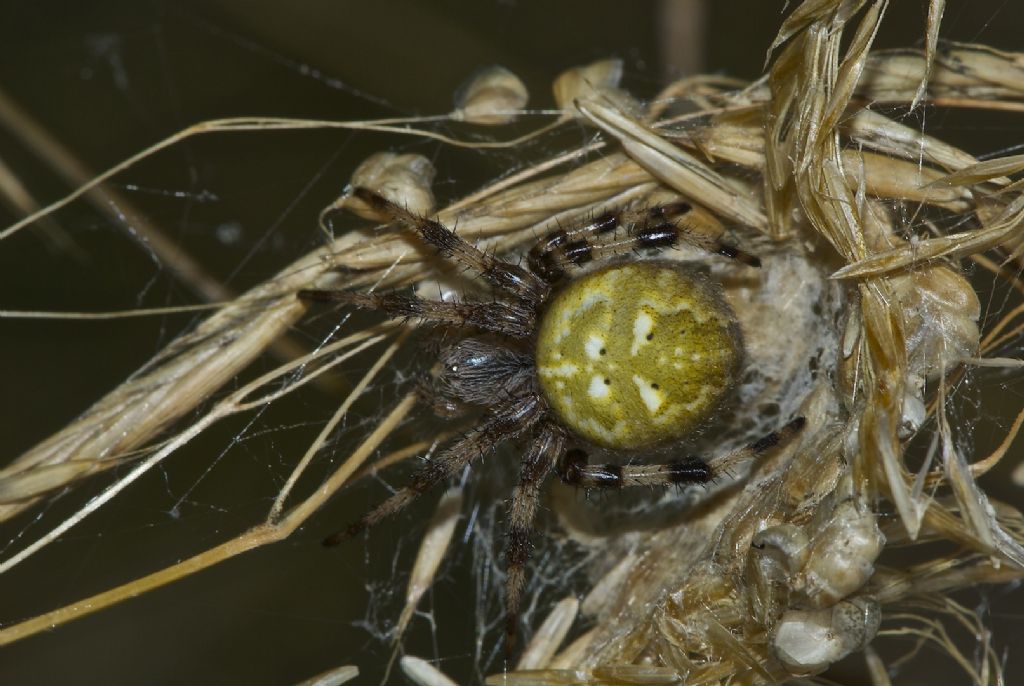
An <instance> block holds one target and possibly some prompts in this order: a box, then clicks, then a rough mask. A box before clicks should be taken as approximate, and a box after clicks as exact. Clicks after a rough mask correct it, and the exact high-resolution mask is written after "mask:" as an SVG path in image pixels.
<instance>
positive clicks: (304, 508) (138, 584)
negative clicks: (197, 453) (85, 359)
mask: <svg viewBox="0 0 1024 686" xmlns="http://www.w3.org/2000/svg"><path fill="white" fill-rule="evenodd" d="M415 404H416V396H415V394H412V393H410V394H409V395H407V396H406V397H405V398H403V399H402V400H401V401H400V402H399V403H398V404H397V405H396V406H395V407H394V409H392V410H391V412H390V413H389V414H388V415H387V416H386V417H385V418H384V419H383V420H382V421H381V423H380V424H379V425H378V426H377V427H376V428H375V429H374V430H373V432H371V433H370V435H369V436H367V437H366V439H365V440H364V441H363V442H362V443H361V444H360V445H359V446H358V447H357V448H356V449H355V451H353V452H352V454H351V455H349V457H348V458H347V459H346V460H345V461H344V462H343V463H342V464H341V466H340V467H338V469H337V470H336V471H335V472H334V473H333V474H331V476H330V477H329V478H328V479H327V480H326V481H325V482H324V483H323V485H322V486H321V487H320V488H318V489H317V490H316V491H315V492H314V493H313V494H312V495H311V496H310V497H309V498H307V499H306V500H304V501H302V502H301V503H299V504H298V505H296V506H295V507H294V508H292V509H291V510H289V511H288V512H286V513H285V514H284V516H283V517H282V518H281V519H280V520H279V521H277V522H273V521H270V520H268V521H267V522H265V523H263V524H260V525H258V526H256V527H254V528H252V529H250V530H249V531H247V532H246V533H244V534H242V535H240V536H238V537H236V538H233V539H231V540H230V541H227V542H225V543H222V544H221V545H219V546H217V547H215V548H210V549H209V550H205V551H203V552H202V553H199V554H198V555H195V556H194V557H191V558H189V559H187V560H184V561H183V562H179V563H178V564H175V565H171V566H169V567H165V568H163V569H161V570H159V571H157V572H154V573H153V574H149V575H147V576H144V577H142V578H139V579H136V580H134V581H131V582H129V583H126V584H123V585H121V586H117V587H115V588H112V589H110V590H109V591H104V592H102V593H98V594H96V595H94V596H91V597H89V598H84V599H82V600H81V601H78V602H75V603H72V604H71V605H67V606H65V607H62V608H60V609H57V610H53V611H51V612H47V613H45V614H41V615H37V616H36V617H33V618H32V619H29V620H26V621H24V622H21V623H20V624H14V625H12V626H9V627H6V628H4V629H2V630H0V645H6V644H8V643H12V642H14V641H17V640H20V639H22V638H25V637H27V636H31V635H33V634H35V633H38V632H40V631H46V630H49V629H52V628H53V627H56V626H59V625H61V624H64V623H66V622H69V621H72V620H74V619H79V618H81V617H84V616H86V615H89V614H91V613H93V612H96V611H97V610H101V609H103V608H105V607H109V606H111V605H114V604H116V603H119V602H121V601H123V600H127V599H128V598H134V597H135V596H138V595H141V594H142V593H145V592H147V591H150V590H153V589H155V588H159V587H160V586H163V585H165V584H168V583H171V582H172V581H176V580H178V579H181V578H182V577H185V576H189V575H190V574H194V573H196V572H198V571H200V570H203V569H206V568H207V567H211V566H213V565H215V564H218V563H220V562H223V561H224V560H227V559H230V558H232V557H234V556H235V555H238V554H240V553H244V552H246V551H248V550H252V549H253V548H258V547H260V546H263V545H267V544H269V543H276V542H277V541H280V540H283V539H285V538H287V537H288V536H290V535H291V533H292V532H293V531H295V529H297V528H298V527H299V526H300V525H301V524H302V523H303V522H305V521H306V519H308V518H309V516H310V515H312V514H313V513H314V512H315V511H316V510H317V509H318V508H319V507H320V506H321V505H323V503H325V502H326V501H327V500H328V499H330V498H331V497H332V496H333V495H334V494H335V493H336V492H337V490H338V489H339V488H341V487H342V486H343V485H345V483H347V481H348V479H349V477H350V476H351V475H352V474H353V472H355V470H356V469H358V468H359V466H360V465H361V464H362V463H363V462H364V461H366V459H367V458H368V457H369V456H370V455H371V454H373V451H374V450H376V448H377V446H379V445H380V444H381V442H382V441H383V440H384V439H385V438H387V436H388V434H389V433H390V432H391V431H393V430H394V428H395V427H396V426H397V425H398V424H399V423H401V421H402V420H403V419H404V418H405V417H406V415H407V414H408V413H409V411H410V410H411V409H412V407H413V406H414V405H415Z"/></svg>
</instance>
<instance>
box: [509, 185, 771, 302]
mask: <svg viewBox="0 0 1024 686" xmlns="http://www.w3.org/2000/svg"><path fill="white" fill-rule="evenodd" d="M723 232H724V229H723V228H722V225H721V223H720V222H719V221H718V220H717V219H716V218H715V217H714V215H712V214H711V213H710V212H708V211H707V210H704V209H702V208H699V207H694V206H692V205H690V204H689V203H687V202H682V201H680V202H674V203H668V204H665V205H656V206H654V207H648V208H643V209H632V210H620V211H618V212H608V213H605V214H602V215H600V216H599V217H597V218H595V219H594V220H593V221H592V222H590V223H589V224H586V225H584V226H582V227H580V228H578V229H573V230H570V231H565V230H560V231H556V232H555V233H553V234H551V235H550V236H548V237H547V238H545V239H543V240H542V241H541V242H540V243H538V244H537V245H535V246H534V247H533V249H532V250H530V255H529V262H530V268H531V269H532V270H533V271H534V272H536V273H537V274H539V275H540V276H541V277H542V278H544V279H545V280H546V281H548V282H552V283H553V282H555V281H558V280H559V279H561V278H562V277H563V276H565V274H566V272H569V271H571V270H572V269H573V268H575V267H580V266H583V265H584V264H587V263H588V262H592V261H594V260H603V259H606V258H608V257H612V256H615V255H620V254H623V253H626V252H630V251H633V250H638V249H655V250H664V249H666V248H674V247H677V246H679V245H680V244H682V243H686V244H689V245H692V246H694V247H697V248H700V249H702V250H706V251H707V252H710V253H716V254H719V255H724V256H726V257H729V258H732V259H734V260H737V261H738V262H742V263H743V264H746V265H749V266H751V267H760V266H761V260H760V259H758V258H757V257H755V256H754V255H751V254H749V253H746V252H743V251H742V250H739V249H738V248H736V247H733V246H731V245H728V244H727V243H725V242H723V241H722V240H721V236H722V233H723Z"/></svg>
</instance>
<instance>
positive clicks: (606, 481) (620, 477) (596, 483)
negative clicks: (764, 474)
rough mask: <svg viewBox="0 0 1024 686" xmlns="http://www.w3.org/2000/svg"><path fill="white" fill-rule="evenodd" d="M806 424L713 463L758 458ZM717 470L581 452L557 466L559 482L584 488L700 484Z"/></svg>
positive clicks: (796, 423)
mask: <svg viewBox="0 0 1024 686" xmlns="http://www.w3.org/2000/svg"><path fill="white" fill-rule="evenodd" d="M805 424H806V420H805V419H804V418H803V417H797V418H796V419H794V420H792V421H791V422H789V423H788V424H786V425H785V426H784V427H782V428H781V429H779V430H778V431H773V432H771V433H770V434H768V435H766V436H763V437H761V438H759V439H758V440H756V441H754V442H753V443H751V444H750V445H746V446H743V447H742V448H740V449H738V450H735V451H733V452H732V453H729V454H728V455H724V456H722V457H720V458H717V459H715V460H714V461H713V462H714V463H716V464H718V465H724V466H728V465H730V464H733V463H736V462H740V461H742V460H747V459H753V458H756V457H759V456H761V455H763V454H764V453H766V452H768V451H769V450H772V449H773V448H776V447H778V446H783V445H786V444H787V443H789V442H790V441H791V440H793V439H794V438H795V437H796V436H797V435H798V434H799V433H800V431H801V430H803V428H804V425H805ZM717 471H720V470H716V469H714V468H713V467H712V466H711V465H709V464H708V463H707V462H705V461H704V460H702V459H701V458H699V457H690V458H687V459H685V460H673V461H672V462H666V463H664V464H653V465H626V466H622V465H614V464H603V465H596V464H587V455H586V453H584V452H583V451H582V450H570V451H568V452H567V453H566V454H565V456H564V457H563V458H562V459H561V460H560V461H559V464H558V475H559V476H560V477H561V479H562V481H564V482H565V483H567V484H573V485H576V486H583V487H584V488H629V487H632V486H671V485H678V484H702V483H707V482H708V481H710V480H711V479H713V478H714V476H715V474H716V473H717Z"/></svg>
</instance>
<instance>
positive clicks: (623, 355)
mask: <svg viewBox="0 0 1024 686" xmlns="http://www.w3.org/2000/svg"><path fill="white" fill-rule="evenodd" d="M354 194H355V195H356V196H357V197H358V198H359V199H361V200H363V201H364V202H366V203H367V204H368V205H370V206H371V207H372V208H374V209H375V210H377V211H379V212H380V213H382V214H383V215H385V216H387V217H389V218H390V219H391V220H393V221H394V222H397V223H398V224H399V225H401V226H403V227H405V228H406V229H407V230H410V231H412V232H414V233H415V234H417V235H418V236H419V237H420V238H421V239H422V240H423V241H425V242H426V243H427V244H429V245H431V246H433V247H434V248H436V249H437V250H438V251H439V252H440V254H441V256H442V257H444V258H446V259H448V260H452V261H454V262H455V263H457V264H459V265H462V266H463V267H465V268H467V269H468V270H469V271H470V272H471V273H475V274H476V276H477V277H479V278H480V279H482V280H483V281H485V282H486V283H487V284H488V285H489V286H490V287H491V288H492V289H493V290H494V291H495V292H496V293H497V294H498V295H500V296H501V299H495V300H493V301H486V302H484V301H479V302H478V301H467V300H464V301H456V302H436V301H430V300H423V299H420V298H417V297H415V296H411V295H403V294H399V293H372V292H369V293H358V292H347V291H334V290H302V291H300V292H299V297H300V298H303V299H306V300H314V301H326V302H341V303H347V304H351V305H354V306H356V307H360V308H367V309H372V310H378V311H380V312H383V313H384V314H385V315H386V316H388V317H389V318H403V319H404V318H416V319H420V320H423V321H426V322H430V323H434V324H439V325H446V326H449V327H457V328H460V329H465V330H468V331H469V332H471V333H469V334H467V335H466V337H465V338H462V339H461V340H458V341H457V342H455V343H454V344H451V345H449V346H448V347H446V348H444V349H443V350H442V351H441V352H440V360H439V361H440V364H439V372H438V373H437V375H436V377H434V378H433V379H431V380H430V381H427V382H425V383H424V384H422V385H421V388H422V389H423V390H424V393H423V396H424V399H425V400H426V401H427V402H428V404H430V405H432V406H433V408H434V410H435V412H436V413H437V414H438V415H440V416H444V417H450V416H454V415H458V414H462V413H464V412H467V411H469V410H471V409H472V408H474V407H476V408H483V409H484V411H483V413H482V416H481V418H480V419H479V420H478V422H477V423H476V424H475V426H473V428H471V429H469V430H468V431H467V432H466V433H465V434H464V435H462V436H461V437H459V438H457V439H455V440H453V441H452V442H451V443H450V444H449V445H447V446H446V447H445V448H444V449H442V450H441V451H440V453H439V454H438V455H436V456H435V457H434V458H433V459H432V460H430V461H428V462H426V463H425V464H424V465H423V466H422V467H420V468H419V470H418V471H416V472H415V473H414V475H413V476H412V478H411V480H410V482H409V483H408V485H407V486H405V487H404V488H401V489H400V490H398V491H396V492H395V493H394V494H393V495H392V496H391V497H390V498H388V499H387V500H386V501H384V502H383V503H382V504H380V505H379V506H378V507H376V508H375V509H373V510H371V511H369V512H368V513H366V514H365V515H363V516H362V517H361V518H360V519H359V520H357V521H356V522H355V523H353V524H352V525H351V526H349V527H348V528H347V529H343V530H341V531H339V532H337V533H335V534H334V535H332V536H330V537H328V538H327V539H325V540H324V543H325V545H334V544H337V543H340V542H341V541H343V540H345V539H347V538H349V537H351V536H354V535H356V534H357V533H359V532H361V531H362V530H364V529H366V528H368V527H370V526H373V525H374V524H376V523H377V522H379V521H381V520H382V519H384V518H386V517H389V516H391V515H394V514H395V513H397V512H398V511H400V510H401V509H402V508H404V507H405V506H406V505H408V504H409V503H410V502H412V501H413V500H414V499H416V498H417V497H418V496H420V495H422V494H423V493H426V492H427V491H429V490H431V489H432V488H434V487H435V486H436V485H438V484H440V483H442V482H444V481H446V480H448V479H449V478H450V477H452V476H454V475H455V474H457V473H458V472H459V471H460V470H461V469H462V468H463V467H465V466H466V465H469V464H471V463H473V462H474V461H476V460H477V459H478V458H480V457H481V456H482V455H484V454H486V453H489V452H491V451H492V450H494V449H495V447H497V446H498V445H501V444H503V443H506V442H509V441H515V440H517V439H521V438H526V447H525V450H524V451H523V454H522V466H521V471H520V476H519V483H518V484H517V485H516V486H515V489H514V490H513V493H512V498H511V501H510V506H509V510H508V523H507V539H506V543H505V554H506V583H505V609H506V651H507V652H508V651H510V650H511V647H512V645H513V643H514V641H515V635H516V631H517V625H518V608H519V604H520V600H521V596H522V591H523V584H524V580H525V564H526V562H527V561H528V560H529V558H530V555H531V551H532V548H533V543H532V541H531V534H532V532H533V524H534V519H535V517H536V514H537V510H538V506H539V502H540V493H541V486H542V483H543V481H544V480H545V478H546V477H547V476H548V475H549V474H550V473H551V472H556V473H557V474H558V476H559V477H560V478H561V479H562V480H563V481H564V482H566V483H568V484H573V485H577V486H582V487H585V488H593V489H619V488H626V487H632V486H658V485H681V484H702V483H706V482H708V481H710V480H711V479H712V478H713V477H714V476H715V471H714V470H713V468H712V467H711V466H710V465H709V463H708V462H706V461H704V460H703V459H701V458H699V457H686V458H683V459H673V460H670V461H668V462H665V463H662V464H628V465H617V464H590V463H589V461H588V457H587V453H586V452H585V451H584V450H583V449H581V448H579V447H572V449H569V448H570V446H571V445H572V446H576V445H583V446H588V445H589V446H593V447H597V448H600V449H605V450H608V451H614V452H626V453H628V454H631V455H635V454H636V453H637V451H641V450H651V449H658V448H662V447H663V446H665V445H666V444H667V445H671V444H672V443H674V442H677V441H679V440H680V439H682V438H683V437H685V436H687V435H689V434H691V433H692V432H693V431H694V430H695V429H696V428H697V427H699V426H700V425H702V424H704V423H705V422H706V421H707V420H708V419H709V418H710V416H711V415H712V414H713V413H714V411H715V410H716V409H717V408H718V407H719V406H720V404H721V401H722V399H723V397H724V396H725V395H726V394H727V392H728V391H729V390H730V389H731V388H732V387H733V386H734V384H735V380H736V377H737V374H738V371H739V368H740V364H741V359H742V354H743V349H742V343H741V338H740V334H739V330H738V324H737V322H736V319H735V315H734V314H733V312H732V310H731V308H730V307H729V305H728V304H727V303H726V302H725V300H724V299H723V298H722V296H721V294H720V293H719V292H718V291H717V290H716V289H715V288H714V287H713V286H712V285H710V284H709V283H708V282H707V281H706V280H705V279H703V278H701V277H699V276H697V275H696V274H694V273H693V272H692V270H689V269H687V268H686V267H683V266H681V265H679V264H678V263H672V262H667V261H657V260H650V261H644V260H630V261H622V260H616V259H615V258H616V257H617V256H620V255H622V254H624V253H629V252H631V251H636V250H638V249H652V250H655V251H659V250H664V249H666V248H671V247H674V246H677V245H679V244H680V243H688V244H690V245H693V246H697V247H699V248H702V249H704V250H707V251H709V252H714V253H718V254H720V255H723V256H725V257H728V258H732V259H733V260H736V261H738V262H739V263H741V264H744V265H747V266H749V267H759V266H760V260H759V259H758V258H757V257H755V256H753V255H750V254H748V253H746V252H743V251H742V250H739V249H737V248H735V247H732V246H730V245H727V244H725V243H723V242H721V241H719V240H717V239H715V238H712V237H709V236H708V235H707V234H706V233H702V232H700V231H699V230H697V228H696V226H697V223H696V221H695V220H696V218H698V213H700V212H705V211H704V210H700V209H699V208H693V207H692V206H691V205H690V204H688V203H686V202H674V203H670V204H664V205H658V206H654V207H650V208H646V209H633V210H621V211H616V212H609V213H607V214H603V215H600V216H598V217H596V218H594V219H593V221H591V222H589V223H588V224H586V225H584V226H582V227H579V228H576V229H574V230H571V231H565V230H558V231H556V232H554V233H552V234H550V235H548V236H546V237H545V238H543V239H541V240H540V241H539V242H538V243H537V244H536V245H535V246H534V247H533V248H532V250H531V251H530V252H529V255H528V262H527V265H528V268H524V267H522V266H520V265H517V264H513V263H510V262H506V261H504V260H502V259H500V258H498V257H496V256H495V255H492V254H488V253H485V252H483V251H481V250H479V249H478V248H476V247H475V246H473V245H472V244H470V243H468V242H467V241H465V240H463V239H462V238H460V237H458V236H457V235H455V233H454V232H452V231H451V230H449V229H448V228H446V227H445V226H443V225H442V224H441V223H439V222H437V221H434V220H431V219H429V218H426V217H422V216H419V215H416V214H414V213H412V212H410V211H408V210H406V209H404V208H402V207H400V206H398V205H396V204H395V203H393V202H391V201H389V200H387V199H385V198H384V197H382V196H380V195H378V194H377V193H375V192H373V191H370V190H367V189H365V188H357V189H355V190H354ZM590 263H595V266H596V268H593V267H592V268H591V269H590V270H589V271H585V270H584V269H583V268H584V266H585V265H588V264H590ZM602 263H603V264H602ZM803 424H804V419H803V418H802V417H797V418H796V419H794V420H792V421H790V422H789V423H788V424H786V425H785V426H784V427H782V428H781V429H779V430H778V431H774V432H772V433H770V434H768V435H766V436H764V437H762V438H760V439H759V440H757V441H755V442H753V443H751V444H749V445H747V446H745V447H742V448H740V449H739V450H737V451H734V453H732V454H730V455H729V456H726V457H725V458H723V459H726V458H732V459H742V458H749V457H756V456H758V455H760V454H762V453H764V452H766V451H768V450H770V449H771V448H773V447H775V446H777V445H780V444H781V443H784V442H786V441H788V440H790V439H791V438H792V437H793V436H794V435H795V434H796V433H797V432H798V431H799V430H800V429H801V428H802V427H803Z"/></svg>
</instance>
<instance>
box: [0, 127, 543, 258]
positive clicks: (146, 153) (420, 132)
mask: <svg viewBox="0 0 1024 686" xmlns="http://www.w3.org/2000/svg"><path fill="white" fill-rule="evenodd" d="M449 118H450V115H441V116H436V117H413V118H403V119H376V120H369V121H351V122H339V121H330V120H317V119H288V118H281V117H230V118H227V119H214V120H210V121H204V122H200V123H198V124H195V125H193V126H190V127H188V128H186V129H182V130H181V131H179V132H178V133H175V134H173V135H171V136H168V137H167V138H165V139H163V140H161V141H159V142H157V143H155V144H153V145H151V146H149V147H148V148H146V149H145V150H142V151H141V152H138V153H136V154H135V155H132V156H131V157H129V158H128V159H126V160H125V161H124V162H121V163H120V164H117V165H115V166H113V167H111V168H110V169H108V170H107V171H105V172H103V173H102V174H100V175H99V176H96V177H93V178H92V179H91V180H90V181H88V182H87V183H84V184H82V185H81V186H79V187H78V188H76V189H75V190H74V191H73V192H72V193H69V194H68V195H66V196H64V197H63V198H61V199H60V200H57V201H56V202H53V203H50V204H49V205H47V206H46V207H44V208H42V209H41V210H39V211H38V212H35V213H33V214H31V215H29V216H28V217H25V218H24V219H22V220H21V221H18V222H16V223H14V224H12V225H11V226H9V227H7V228H6V229H4V230H3V231H0V240H3V239H5V238H7V237H9V236H11V235H13V234H15V233H17V232H18V231H20V230H21V229H23V228H25V227H26V226H29V225H31V224H33V223H34V222H35V221H37V220H38V219H40V218H42V217H45V216H46V215H48V214H51V213H53V212H55V211H57V210H59V209H60V208H62V207H64V206H65V205H67V204H68V203H70V202H72V201H74V200H76V199H77V198H79V197H81V196H82V195H84V194H86V193H88V192H90V191H92V189H94V188H96V187H97V186H99V185H100V184H102V183H104V182H106V181H108V180H109V179H111V178H113V177H114V176H116V175H117V174H118V173H120V172H122V171H124V170H125V169H127V168H128V167H131V166H132V165H134V164H135V163H136V162H139V161H141V160H143V159H145V158H147V157H150V156H151V155H153V154H155V153H157V152H159V151H161V150H164V149H166V148H169V147H171V146H172V145H175V144H177V143H179V142H181V141H183V140H186V139H188V138H191V137H193V136H198V135H200V134H205V133H215V132H229V131H235V132H238V131H267V130H278V131H296V130H316V129H341V130H348V131H373V132H377V133H395V134H401V135H406V136H416V137H420V138H431V139H434V140H437V141H440V142H442V143H447V144H449V145H454V146H458V147H470V148H503V147H508V146H514V145H518V144H520V143H521V142H522V140H523V139H522V138H518V139H515V140H512V141H505V142H498V143H486V142H473V141H461V140H458V139H455V138H450V137H448V136H444V135H441V134H437V133H434V132H433V131H428V130H425V129H414V128H411V127H409V126H408V125H409V124H412V123H426V122H431V121H444V120H447V119H449ZM530 135H532V134H527V136H530Z"/></svg>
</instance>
